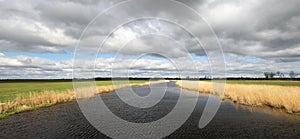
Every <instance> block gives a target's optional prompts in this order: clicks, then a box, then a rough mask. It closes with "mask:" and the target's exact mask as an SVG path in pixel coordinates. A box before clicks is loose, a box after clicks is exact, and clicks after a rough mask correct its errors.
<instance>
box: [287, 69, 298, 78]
mask: <svg viewBox="0 0 300 139" xmlns="http://www.w3.org/2000/svg"><path fill="white" fill-rule="evenodd" d="M289 75H290V78H292V79H294V78H295V77H296V76H297V74H296V73H295V72H294V71H290V73H289Z"/></svg>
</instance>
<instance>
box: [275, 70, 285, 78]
mask: <svg viewBox="0 0 300 139" xmlns="http://www.w3.org/2000/svg"><path fill="white" fill-rule="evenodd" d="M276 75H277V76H278V77H279V78H283V77H284V73H282V72H280V71H277V72H276Z"/></svg>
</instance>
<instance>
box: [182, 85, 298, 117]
mask: <svg viewBox="0 0 300 139" xmlns="http://www.w3.org/2000/svg"><path fill="white" fill-rule="evenodd" d="M191 82H193V81H191ZM176 84H177V85H178V86H179V87H182V88H185V89H191V90H195V91H199V92H200V93H211V91H212V83H211V82H202V81H201V82H200V85H198V86H197V87H195V86H193V85H190V84H183V83H182V82H181V81H177V83H176ZM224 99H230V100H232V101H233V102H236V103H240V104H244V105H250V106H270V107H274V108H280V109H284V110H286V111H287V112H288V113H300V87H296V86H276V85H256V84H226V87H225V91H224Z"/></svg>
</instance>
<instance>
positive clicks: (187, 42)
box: [0, 0, 300, 78]
mask: <svg viewBox="0 0 300 139" xmlns="http://www.w3.org/2000/svg"><path fill="white" fill-rule="evenodd" d="M179 1H180V2H183V3H184V4H186V5H188V6H190V7H191V8H193V9H194V10H196V11H197V12H198V13H199V14H200V15H201V16H202V17H203V18H204V19H205V20H206V21H207V23H208V24H209V25H210V26H211V27H212V28H213V30H214V32H215V33H216V35H217V37H218V39H219V41H220V44H221V46H222V48H223V51H224V54H225V57H226V58H225V60H226V67H227V72H228V74H227V75H228V76H262V75H263V74H262V73H263V72H265V71H272V72H276V71H282V72H285V73H288V72H289V71H291V70H294V71H295V72H300V71H298V69H299V68H300V64H299V62H298V61H300V9H299V7H298V6H299V5H300V1H299V0H287V1H281V0H265V1H261V0H252V1H241V0H227V1H223V0H221V1H217V0H200V1H189V0H179ZM119 2H122V1H121V0H101V1H96V0H86V1H81V0H74V1H69V0H63V1H59V0H52V1H46V0H29V1H26V2H25V1H21V0H10V1H8V0H3V1H0V16H1V18H0V30H1V31H0V46H1V47H0V52H1V54H0V61H1V63H0V64H1V69H0V71H1V74H0V77H1V78H72V77H71V76H72V74H71V71H72V60H71V59H68V60H59V61H58V60H54V59H51V58H44V57H43V56H42V55H41V56H39V54H43V53H61V54H64V53H65V54H66V55H68V53H66V52H67V51H73V50H74V48H75V46H76V44H77V42H78V41H79V39H80V35H81V33H82V32H83V31H84V28H85V27H86V26H87V24H89V23H90V22H91V21H92V19H93V18H94V17H95V16H96V15H98V14H99V13H101V12H103V11H105V10H106V9H107V8H109V7H111V6H113V5H115V4H118V3H119ZM160 7H163V8H164V10H159V9H160ZM168 8H169V9H168ZM172 8H173V7H167V6H166V7H164V5H159V6H157V5H155V2H151V4H149V3H148V4H145V5H140V6H137V7H128V8H126V10H123V11H118V10H116V11H115V12H113V13H110V14H104V15H105V17H106V18H107V19H109V20H105V21H101V22H99V23H98V24H96V25H95V26H92V27H91V28H90V29H89V30H87V32H86V34H87V35H86V36H85V37H83V38H81V39H82V40H81V41H82V42H83V44H84V45H86V46H87V49H90V51H96V50H97V49H94V48H98V47H97V46H99V40H103V39H104V38H105V37H106V35H107V34H109V33H110V32H111V30H109V29H110V28H116V25H117V24H118V21H119V20H120V19H121V17H126V16H130V15H135V14H137V11H143V10H144V12H145V14H151V15H157V16H163V17H170V18H172V17H174V13H173V14H171V13H168V11H176V9H175V10H174V9H172ZM147 9H151V10H147ZM146 12H150V13H146ZM176 15H177V18H181V19H189V20H185V22H183V23H182V25H184V26H188V27H190V28H194V29H195V30H197V31H198V33H199V34H201V35H202V36H203V38H202V41H204V42H209V41H210V40H212V39H213V38H211V36H207V37H204V36H205V35H206V33H207V32H205V30H204V29H201V27H203V26H202V23H199V22H195V21H196V20H194V19H193V17H192V16H191V17H189V16H187V15H186V14H185V13H184V12H176ZM201 31H202V32H201ZM145 32H146V33H148V34H149V32H150V33H152V34H153V35H146V36H143V34H145ZM165 32H168V36H163V35H164V34H163V33H165ZM137 36H138V37H137ZM139 36H141V37H139ZM170 36H171V37H170ZM168 37H169V38H168ZM131 39H133V40H132V41H130V42H127V45H126V49H121V50H120V48H121V46H122V45H124V42H126V40H131ZM200 41H201V40H200ZM207 45H210V43H207ZM207 51H208V50H207ZM7 52H18V53H19V55H18V56H9V55H6V53H7ZM24 52H28V53H35V54H36V56H28V55H26V54H24ZM101 52H102V53H105V54H108V55H110V54H111V55H110V56H109V57H101V58H102V61H104V62H103V63H102V64H101V65H102V67H101V68H99V69H98V70H97V71H98V72H99V75H103V76H109V75H110V72H109V71H110V68H111V67H109V66H107V65H111V64H112V63H113V61H111V60H110V59H112V55H113V54H115V53H118V54H121V55H124V56H128V57H130V56H136V55H139V54H141V53H145V52H152V53H164V54H165V55H167V56H168V57H171V58H178V60H179V61H180V58H182V57H186V56H188V54H190V55H192V56H193V58H194V59H197V58H198V57H203V56H205V55H206V53H205V51H204V50H203V49H202V48H201V47H200V44H198V43H197V41H196V40H195V38H194V37H193V35H191V34H188V33H187V32H184V31H183V30H182V29H180V28H179V27H178V26H176V24H175V25H174V24H171V23H168V22H158V21H157V20H156V21H155V20H138V21H135V22H131V23H129V24H126V25H124V26H122V27H121V28H119V30H117V31H116V32H114V33H113V34H112V35H111V36H110V38H109V39H108V40H107V42H106V43H105V45H104V47H103V49H102V50H101ZM152 56H155V55H152ZM128 60H129V61H126V60H124V59H123V60H122V59H120V60H117V61H118V62H116V63H114V65H116V64H117V65H120V67H119V68H120V69H121V68H122V65H123V63H127V62H132V61H134V59H130V58H129V59H128ZM143 60H144V61H142V62H141V61H140V62H138V64H137V65H135V66H134V67H132V71H134V72H133V73H132V76H175V75H176V73H175V71H174V67H173V66H172V64H170V63H169V62H167V61H165V60H161V59H159V60H157V59H151V58H150V59H149V58H148V59H147V58H144V59H143ZM143 62H144V63H146V64H143ZM168 63H169V64H168ZM183 63H184V62H183ZM205 63H206V64H205ZM124 66H126V65H124ZM197 66H198V67H199V72H200V73H201V75H202V76H203V75H207V74H209V65H208V63H207V61H205V62H204V61H203V60H202V61H201V60H198V63H197ZM187 67H189V66H188V65H187Z"/></svg>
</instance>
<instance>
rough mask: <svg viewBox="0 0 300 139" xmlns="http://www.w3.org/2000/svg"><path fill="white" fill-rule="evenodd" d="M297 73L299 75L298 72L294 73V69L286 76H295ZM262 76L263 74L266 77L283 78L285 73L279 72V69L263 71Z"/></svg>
mask: <svg viewBox="0 0 300 139" xmlns="http://www.w3.org/2000/svg"><path fill="white" fill-rule="evenodd" d="M298 75H300V74H299V73H295V72H294V71H290V72H289V73H288V76H289V77H290V78H291V79H294V78H296V77H297V76H298ZM264 76H265V78H266V79H273V78H274V77H275V76H277V77H278V78H285V74H284V73H282V72H280V71H277V72H264Z"/></svg>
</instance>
